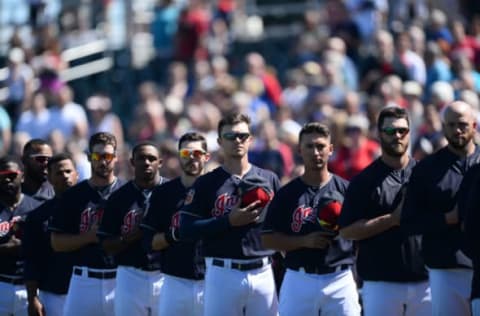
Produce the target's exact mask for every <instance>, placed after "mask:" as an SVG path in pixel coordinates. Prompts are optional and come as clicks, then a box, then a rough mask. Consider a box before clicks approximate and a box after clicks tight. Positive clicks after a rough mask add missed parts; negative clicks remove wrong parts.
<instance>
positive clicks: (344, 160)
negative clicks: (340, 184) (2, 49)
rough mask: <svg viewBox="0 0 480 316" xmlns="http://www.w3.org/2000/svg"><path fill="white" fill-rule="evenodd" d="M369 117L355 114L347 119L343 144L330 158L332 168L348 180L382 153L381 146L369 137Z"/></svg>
mask: <svg viewBox="0 0 480 316" xmlns="http://www.w3.org/2000/svg"><path fill="white" fill-rule="evenodd" d="M368 128H369V122H368V119H367V118H366V117H365V116H363V115H354V116H351V117H349V118H348V119H347V122H346V124H345V137H344V140H343V144H342V146H341V147H340V148H338V149H337V150H336V152H335V153H334V155H333V156H332V158H331V159H330V163H329V165H330V168H329V169H330V170H331V171H332V172H334V173H335V174H337V175H339V176H341V177H342V178H345V179H347V180H350V179H352V178H353V177H354V176H356V175H357V174H358V173H359V172H360V171H362V170H363V169H364V168H365V167H366V166H368V165H369V164H370V163H371V162H372V161H373V160H375V159H376V158H377V157H378V156H379V154H380V146H379V144H378V143H377V142H376V141H373V140H371V139H369V138H368V137H367V133H368Z"/></svg>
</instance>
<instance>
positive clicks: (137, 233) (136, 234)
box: [122, 227, 143, 244]
mask: <svg viewBox="0 0 480 316" xmlns="http://www.w3.org/2000/svg"><path fill="white" fill-rule="evenodd" d="M142 236H143V231H142V230H141V229H139V228H138V227H137V228H136V229H134V230H133V231H132V232H130V233H128V234H126V235H125V236H123V237H122V241H123V242H125V243H127V244H129V243H131V242H134V241H136V240H138V239H140V238H142Z"/></svg>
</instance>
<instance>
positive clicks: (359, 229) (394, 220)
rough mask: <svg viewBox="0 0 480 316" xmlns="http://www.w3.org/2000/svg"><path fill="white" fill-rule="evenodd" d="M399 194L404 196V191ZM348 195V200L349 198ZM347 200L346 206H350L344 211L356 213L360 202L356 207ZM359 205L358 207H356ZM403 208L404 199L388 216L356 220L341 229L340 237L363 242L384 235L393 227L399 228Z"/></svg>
mask: <svg viewBox="0 0 480 316" xmlns="http://www.w3.org/2000/svg"><path fill="white" fill-rule="evenodd" d="M399 194H402V195H403V194H404V192H403V190H402V192H400V193H399ZM348 196H349V195H348V194H347V198H348ZM347 198H346V199H345V201H346V203H345V206H348V209H347V208H344V209H343V210H342V213H343V211H347V212H349V211H350V210H351V211H353V212H354V211H355V208H356V207H358V205H362V204H361V202H360V201H357V202H359V203H354V205H351V203H349V201H348V200H347ZM355 205H357V206H355ZM402 208H403V198H402V200H401V201H400V203H399V204H398V205H397V207H396V208H395V209H394V210H393V211H391V212H389V213H388V214H384V215H380V216H377V217H375V218H372V219H365V218H362V219H359V220H356V221H355V222H353V223H351V224H350V225H347V226H345V227H341V228H340V236H341V237H342V238H345V239H350V240H363V239H367V238H370V237H373V236H376V235H378V234H380V233H383V232H384V231H387V230H389V229H391V228H393V227H397V226H399V225H400V216H401V211H402Z"/></svg>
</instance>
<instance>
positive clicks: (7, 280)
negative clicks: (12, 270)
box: [0, 275, 25, 285]
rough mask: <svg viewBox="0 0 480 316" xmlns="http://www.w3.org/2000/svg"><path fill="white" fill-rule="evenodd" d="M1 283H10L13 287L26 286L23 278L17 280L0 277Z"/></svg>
mask: <svg viewBox="0 0 480 316" xmlns="http://www.w3.org/2000/svg"><path fill="white" fill-rule="evenodd" d="M0 282H4V283H9V284H13V285H20V284H24V283H25V280H24V279H23V278H22V277H20V278H16V277H9V276H5V275H0Z"/></svg>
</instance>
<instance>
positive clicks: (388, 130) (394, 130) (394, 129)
mask: <svg viewBox="0 0 480 316" xmlns="http://www.w3.org/2000/svg"><path fill="white" fill-rule="evenodd" d="M409 131H410V129H408V127H385V128H383V129H382V132H383V133H385V134H386V135H388V136H393V135H396V134H397V133H398V134H400V136H404V135H405V134H407V133H408V132H409Z"/></svg>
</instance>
